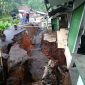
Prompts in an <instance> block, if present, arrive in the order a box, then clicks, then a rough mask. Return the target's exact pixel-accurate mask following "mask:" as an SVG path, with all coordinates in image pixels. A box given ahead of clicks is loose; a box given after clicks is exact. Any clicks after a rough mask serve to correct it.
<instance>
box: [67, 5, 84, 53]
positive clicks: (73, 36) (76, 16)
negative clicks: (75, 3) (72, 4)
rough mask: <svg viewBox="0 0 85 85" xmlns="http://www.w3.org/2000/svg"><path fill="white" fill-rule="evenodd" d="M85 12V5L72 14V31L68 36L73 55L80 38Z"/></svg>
mask: <svg viewBox="0 0 85 85" xmlns="http://www.w3.org/2000/svg"><path fill="white" fill-rule="evenodd" d="M83 10H84V4H82V5H80V6H79V7H78V8H77V9H75V10H74V11H73V14H72V19H71V25H70V31H69V36H68V47H69V49H70V51H71V53H73V51H74V47H75V43H76V40H77V37H78V33H79V29H80V25H81V20H82V14H83Z"/></svg>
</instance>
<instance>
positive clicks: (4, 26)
mask: <svg viewBox="0 0 85 85" xmlns="http://www.w3.org/2000/svg"><path fill="white" fill-rule="evenodd" d="M9 26H11V23H9V22H8V21H6V22H3V21H0V30H6V29H7V28H8V27H9Z"/></svg>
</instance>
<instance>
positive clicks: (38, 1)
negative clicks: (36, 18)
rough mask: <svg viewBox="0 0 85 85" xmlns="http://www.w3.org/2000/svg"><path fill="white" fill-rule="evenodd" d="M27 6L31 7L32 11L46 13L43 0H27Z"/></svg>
mask: <svg viewBox="0 0 85 85" xmlns="http://www.w3.org/2000/svg"><path fill="white" fill-rule="evenodd" d="M27 5H28V6H30V7H32V8H33V9H34V10H38V11H46V8H45V5H44V0H28V3H27Z"/></svg>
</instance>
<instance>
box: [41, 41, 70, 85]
mask: <svg viewBox="0 0 85 85" xmlns="http://www.w3.org/2000/svg"><path fill="white" fill-rule="evenodd" d="M42 52H43V53H44V54H45V55H46V56H47V57H48V59H49V61H51V62H50V63H48V65H47V67H49V68H48V69H49V70H48V69H47V71H45V72H44V78H43V81H44V83H47V81H51V83H52V78H55V79H54V80H56V81H57V83H56V84H51V83H50V85H71V84H70V83H69V82H70V76H69V71H68V69H67V64H66V58H65V55H64V49H63V48H58V47H57V43H56V42H49V41H46V40H44V41H43V44H42ZM49 71H51V72H50V75H55V77H51V78H50V76H49ZM48 83H49V82H48Z"/></svg>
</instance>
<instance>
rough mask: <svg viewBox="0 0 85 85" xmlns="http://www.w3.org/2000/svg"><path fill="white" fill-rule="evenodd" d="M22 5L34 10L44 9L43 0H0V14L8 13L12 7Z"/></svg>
mask: <svg viewBox="0 0 85 85" xmlns="http://www.w3.org/2000/svg"><path fill="white" fill-rule="evenodd" d="M23 5H25V6H28V7H31V8H32V9H34V10H38V11H46V9H45V5H44V0H0V16H1V15H3V14H6V15H7V14H10V12H11V11H12V10H13V9H16V8H18V7H19V6H23Z"/></svg>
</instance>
